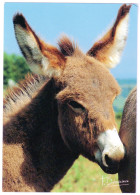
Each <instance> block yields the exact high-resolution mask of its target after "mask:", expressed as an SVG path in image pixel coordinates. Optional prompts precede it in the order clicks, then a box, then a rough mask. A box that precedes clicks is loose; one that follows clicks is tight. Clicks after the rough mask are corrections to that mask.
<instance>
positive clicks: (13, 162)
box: [3, 4, 131, 192]
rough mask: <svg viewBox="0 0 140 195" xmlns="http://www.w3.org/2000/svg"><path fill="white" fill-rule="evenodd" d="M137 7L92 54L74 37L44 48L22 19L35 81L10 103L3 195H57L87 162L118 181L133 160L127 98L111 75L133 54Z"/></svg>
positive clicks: (19, 33) (20, 33)
mask: <svg viewBox="0 0 140 195" xmlns="http://www.w3.org/2000/svg"><path fill="white" fill-rule="evenodd" d="M130 7H131V6H130V5H126V4H124V5H122V6H121V7H120V9H119V11H118V15H117V18H116V21H115V23H114V25H113V26H112V28H111V29H110V30H109V31H108V32H107V33H106V34H105V35H104V36H103V37H102V38H101V39H100V40H99V41H97V42H96V43H95V44H94V45H93V46H92V48H91V49H90V50H89V51H88V52H87V53H86V54H84V53H82V51H81V50H80V49H79V48H78V46H77V45H75V44H74V43H72V42H71V41H70V40H69V39H68V38H67V37H66V36H65V37H62V38H61V39H60V41H59V43H58V45H59V49H57V48H55V47H53V46H51V45H49V44H46V43H44V42H43V41H42V40H41V39H40V38H39V37H38V36H37V35H36V33H35V32H34V31H33V30H32V28H31V27H30V26H29V24H28V23H27V21H26V19H25V18H24V16H23V15H22V14H16V15H15V16H14V18H13V22H14V29H15V35H16V39H17V42H18V44H19V47H20V49H21V52H22V54H23V55H24V57H25V58H26V60H27V63H28V64H29V66H30V69H31V70H32V71H33V72H34V73H35V74H33V75H28V76H27V77H26V78H25V80H24V81H22V82H20V83H19V85H18V86H17V87H15V88H13V89H12V90H11V92H9V94H8V95H7V97H6V98H5V100H4V130H3V142H4V144H3V191H40V192H41V191H43V192H45V191H50V190H51V189H52V188H53V186H54V185H55V184H56V183H57V182H58V181H60V179H61V178H62V177H63V176H64V175H65V174H66V172H67V171H68V169H69V168H70V167H71V165H72V164H73V162H74V161H75V160H76V159H77V158H78V156H79V155H83V156H85V157H86V158H88V159H89V160H91V161H93V162H97V163H98V164H99V165H100V166H101V168H102V169H103V170H104V171H105V172H107V173H116V172H117V171H118V167H119V166H118V164H119V162H120V161H121V160H122V159H123V158H124V156H125V149H124V146H123V144H122V142H121V140H120V138H119V135H118V132H117V128H116V123H115V114H114V111H113V107H112V103H113V100H114V99H115V97H116V96H117V95H118V94H119V93H120V87H119V85H118V83H117V81H116V80H115V79H114V78H113V76H112V75H111V74H110V72H109V70H108V68H111V67H114V66H115V65H116V64H118V63H119V60H120V57H121V53H122V50H123V48H124V46H125V42H126V38H127V29H128V18H129V10H130Z"/></svg>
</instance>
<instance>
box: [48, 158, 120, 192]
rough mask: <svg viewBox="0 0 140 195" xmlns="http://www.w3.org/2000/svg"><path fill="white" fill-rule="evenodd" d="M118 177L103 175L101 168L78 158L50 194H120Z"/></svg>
mask: <svg viewBox="0 0 140 195" xmlns="http://www.w3.org/2000/svg"><path fill="white" fill-rule="evenodd" d="M117 181H118V175H117V174H114V175H110V174H106V173H104V172H103V171H102V170H101V168H100V167H99V166H98V165H97V164H96V163H93V162H91V161H89V160H88V159H86V158H84V157H82V156H80V157H79V158H78V160H76V161H75V163H74V164H73V166H72V167H71V169H70V170H69V171H68V173H67V174H66V175H65V176H64V178H63V179H62V180H61V181H60V182H59V183H58V184H57V185H56V186H55V187H54V189H53V190H52V192H102V193H104V192H108V193H113V192H116V193H117V192H118V193H119V192H121V191H120V188H119V186H118V185H117Z"/></svg>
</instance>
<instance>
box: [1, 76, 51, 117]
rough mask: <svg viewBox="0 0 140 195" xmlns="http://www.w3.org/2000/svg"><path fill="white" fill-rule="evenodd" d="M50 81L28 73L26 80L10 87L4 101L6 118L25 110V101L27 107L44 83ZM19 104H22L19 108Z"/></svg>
mask: <svg viewBox="0 0 140 195" xmlns="http://www.w3.org/2000/svg"><path fill="white" fill-rule="evenodd" d="M48 80H49V79H47V78H46V77H45V76H42V75H36V74H33V73H32V74H30V73H28V74H27V75H26V76H25V79H23V80H21V81H20V82H19V83H18V84H17V85H16V86H14V87H12V88H10V87H9V88H8V89H7V91H6V93H7V94H6V96H5V98H4V101H3V108H4V116H7V114H8V116H9V115H11V113H12V115H13V111H14V113H15V112H17V111H19V109H21V108H23V107H24V106H25V101H24V100H25V99H26V105H27V104H28V103H29V102H30V101H31V99H32V98H33V97H35V96H36V94H37V93H38V91H39V89H40V87H41V86H42V85H43V83H44V82H45V81H46V82H47V81H48ZM22 103H23V105H22ZM18 104H20V106H19V107H18ZM18 108H19V109H18ZM7 118H8V117H7Z"/></svg>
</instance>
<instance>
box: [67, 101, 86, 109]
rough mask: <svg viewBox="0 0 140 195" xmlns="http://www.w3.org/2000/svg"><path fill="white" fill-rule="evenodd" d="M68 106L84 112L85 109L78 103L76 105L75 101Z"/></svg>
mask: <svg viewBox="0 0 140 195" xmlns="http://www.w3.org/2000/svg"><path fill="white" fill-rule="evenodd" d="M68 104H69V105H70V106H72V107H73V108H75V109H81V110H83V111H84V110H85V108H84V107H83V106H82V105H81V104H79V103H77V102H75V101H70V102H69V103H68Z"/></svg>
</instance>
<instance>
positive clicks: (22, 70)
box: [4, 53, 30, 88]
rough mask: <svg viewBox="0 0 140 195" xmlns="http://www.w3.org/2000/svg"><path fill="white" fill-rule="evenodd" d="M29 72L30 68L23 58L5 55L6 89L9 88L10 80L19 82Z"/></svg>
mask: <svg viewBox="0 0 140 195" xmlns="http://www.w3.org/2000/svg"><path fill="white" fill-rule="evenodd" d="M29 71H30V70H29V67H28V65H27V63H26V61H25V59H24V58H23V57H21V56H18V55H15V54H12V55H8V54H7V53H4V88H6V87H7V86H8V80H10V79H11V80H13V81H15V82H18V81H19V80H21V79H23V78H24V76H25V74H27V72H29Z"/></svg>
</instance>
